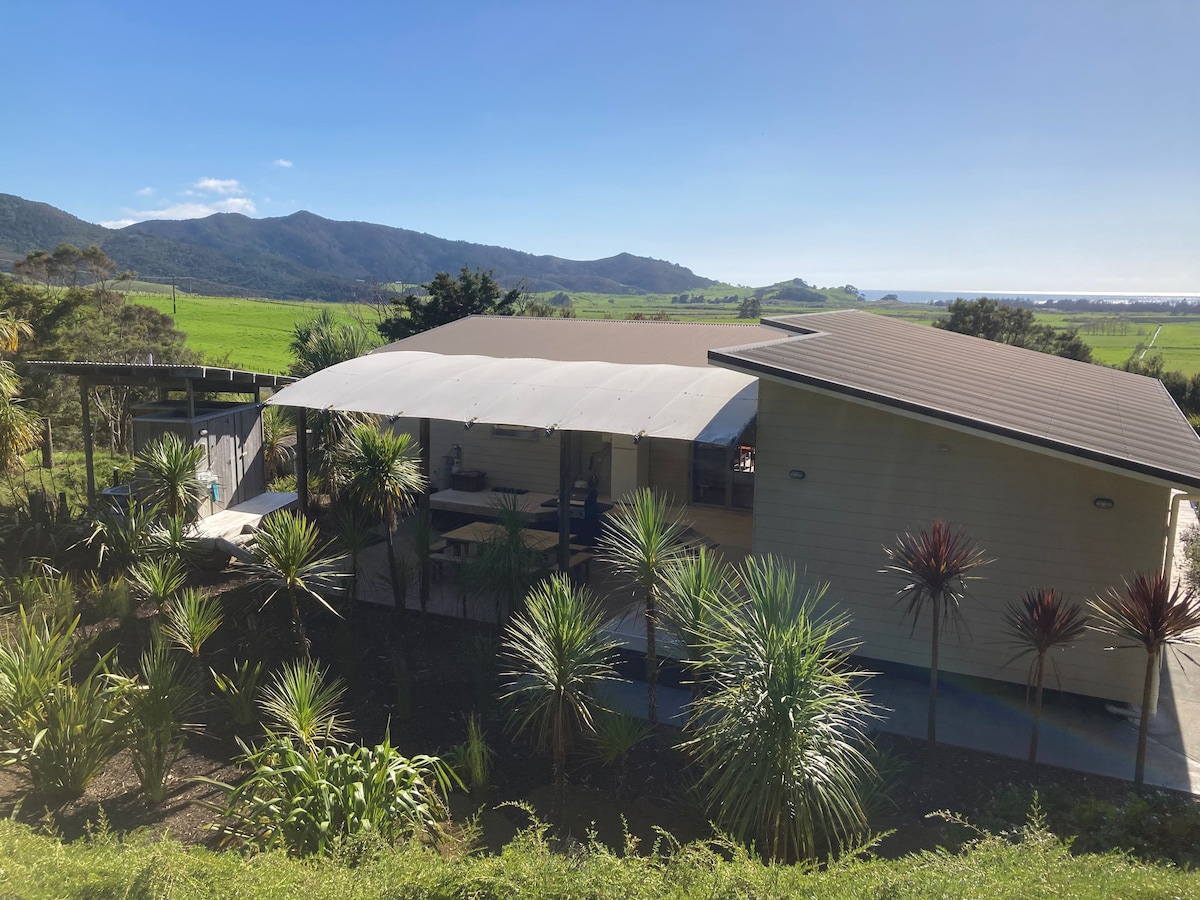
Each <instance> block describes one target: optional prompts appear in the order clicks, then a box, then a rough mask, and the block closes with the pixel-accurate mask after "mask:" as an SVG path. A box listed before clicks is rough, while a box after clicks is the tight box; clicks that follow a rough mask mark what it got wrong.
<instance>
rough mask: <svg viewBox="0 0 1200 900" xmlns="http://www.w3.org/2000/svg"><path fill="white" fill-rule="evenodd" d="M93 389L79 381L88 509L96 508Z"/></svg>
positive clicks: (84, 382)
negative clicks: (89, 394)
mask: <svg viewBox="0 0 1200 900" xmlns="http://www.w3.org/2000/svg"><path fill="white" fill-rule="evenodd" d="M90 389H91V385H89V384H88V383H87V382H86V381H84V380H82V379H80V381H79V405H80V406H82V407H83V418H82V420H81V422H80V425H81V427H82V428H83V465H84V468H85V469H87V499H88V509H95V507H96V470H95V468H94V466H93V461H92V458H93V453H94V448H93V446H92V411H91V401H90V400H89V399H88V393H89V391H90Z"/></svg>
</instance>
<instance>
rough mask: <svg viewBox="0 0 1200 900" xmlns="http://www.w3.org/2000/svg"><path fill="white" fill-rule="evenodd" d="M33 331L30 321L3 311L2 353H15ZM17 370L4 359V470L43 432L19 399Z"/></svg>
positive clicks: (0, 393) (0, 395) (0, 429)
mask: <svg viewBox="0 0 1200 900" xmlns="http://www.w3.org/2000/svg"><path fill="white" fill-rule="evenodd" d="M32 334H33V329H32V328H31V327H30V325H29V323H28V322H26V321H24V320H23V319H14V318H13V317H12V316H11V315H9V313H8V312H7V311H5V312H0V352H10V353H11V352H14V351H15V350H16V349H17V345H18V343H19V341H20V339H21V338H22V337H28V336H30V335H32ZM18 388H19V385H18V379H17V373H16V370H14V369H13V367H12V366H11V365H10V364H9V363H8V362H6V361H4V360H0V472H6V471H8V469H10V468H11V467H12V466H13V464H14V463H15V462H16V461H17V460H19V459H20V458H21V454H23V453H25V452H26V451H27V450H29V449H30V448H31V447H33V446H34V445H35V444H37V441H38V437H39V435H40V434H41V420H40V419H39V418H38V417H37V416H36V415H35V414H34V413H32V412H30V411H29V410H28V409H26V408H25V407H24V406H22V405H21V402H20V400H19V399H18V398H17V394H18Z"/></svg>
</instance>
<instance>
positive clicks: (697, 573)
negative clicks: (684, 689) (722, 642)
mask: <svg viewBox="0 0 1200 900" xmlns="http://www.w3.org/2000/svg"><path fill="white" fill-rule="evenodd" d="M664 581H665V584H666V590H665V591H664V592H663V595H662V614H663V616H662V617H663V623H664V624H665V625H666V627H667V630H668V631H669V632H670V634H671V636H672V637H673V638H674V639H675V641H676V642H677V643H678V644H679V648H680V650H681V651H682V652H683V658H684V660H696V659H702V658H703V656H704V642H705V639H706V637H707V635H709V634H710V633H711V632H712V627H713V624H714V615H715V612H716V610H717V609H719V608H721V607H724V606H726V605H728V604H729V603H730V602H731V601H732V598H733V597H734V595H735V591H736V587H737V584H738V579H737V574H736V572H735V571H734V569H733V567H732V566H730V565H729V564H728V563H725V562H722V561H721V560H720V559H719V558H718V557H717V555H716V554H715V553H712V552H710V551H709V549H708V548H707V547H700V548H699V550H698V551H697V552H696V554H695V555H694V556H685V557H682V558H681V559H678V560H676V561H675V562H674V563H672V564H671V565H670V566H668V567H667V570H666V573H665V578H664ZM693 671H694V672H696V673H698V672H699V670H698V669H696V668H695V667H694V666H693ZM699 696H700V678H699V677H697V675H693V678H692V700H693V702H694V701H695V700H696V698H697V697H699Z"/></svg>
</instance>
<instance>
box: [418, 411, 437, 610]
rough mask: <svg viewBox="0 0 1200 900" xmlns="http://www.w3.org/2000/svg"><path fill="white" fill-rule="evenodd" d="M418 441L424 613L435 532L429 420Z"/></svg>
mask: <svg viewBox="0 0 1200 900" xmlns="http://www.w3.org/2000/svg"><path fill="white" fill-rule="evenodd" d="M418 439H419V441H420V443H421V477H422V478H423V479H424V481H425V486H424V487H423V488H422V489H421V497H420V499H419V500H418V501H417V515H418V516H419V517H420V520H419V523H418V528H419V530H418V534H420V535H422V538H423V540H424V541H425V546H424V547H422V548H421V584H420V592H421V593H420V598H421V611H422V612H424V611H425V610H426V609H428V608H429V582H430V578H431V573H430V565H429V563H430V560H429V544H430V543H432V541H433V532H432V530H431V529H432V528H433V523H432V522H431V521H430V513H429V495H430V493H432V491H433V447H432V446H431V444H432V441H431V438H430V428H429V419H421V425H420V434H419V437H418Z"/></svg>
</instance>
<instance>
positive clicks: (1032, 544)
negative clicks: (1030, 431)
mask: <svg viewBox="0 0 1200 900" xmlns="http://www.w3.org/2000/svg"><path fill="white" fill-rule="evenodd" d="M757 462H758V471H757V475H756V478H757V485H756V503H755V516H754V520H755V521H754V549H755V551H756V552H757V553H773V554H778V555H781V556H786V557H790V558H792V559H794V560H795V562H796V564H797V567H798V568H799V569H801V570H803V569H807V574H808V576H809V578H810V579H815V580H823V581H828V582H829V583H830V585H831V590H830V591H829V594H828V595H827V596H828V597H830V598H831V599H832V600H835V601H838V602H840V603H841V604H842V605H843V606H844V607H845V608H846V609H848V610H849V612H850V614H851V615H852V616H853V623H852V625H851V628H850V633H851V634H852V635H855V636H857V637H859V638H861V639H862V649H861V651H860V652H861V653H862V655H864V656H867V657H871V658H875V659H881V660H888V661H892V662H900V663H906V664H910V665H916V666H928V664H929V637H928V634H929V628H928V620H927V619H923V620H922V622H921V623H920V624H919V625H918V626H917V629H916V631H915V632H912V624H911V621H910V620H908V619H906V618H905V617H904V615H903V609H902V607H901V606H899V605H896V603H895V591H896V590H897V589H898V588H899V587H901V586H902V584H901V583H900V582H899V581H898V580H897V578H896V577H894V576H890V575H885V574H881V573H880V571H879V570H880V569H882V568H883V567H884V566H885V565H886V559H885V557H884V554H883V549H882V548H883V546H884V545H885V544H891V543H892V542H893V541H894V540H895V537H896V535H897V534H898V533H899V532H901V531H903V530H906V529H913V528H920V527H923V526H927V525H928V524H929V523H930V522H931V521H932V520H933V519H935V518H941V519H945V520H948V521H950V522H952V523H953V524H955V525H961V526H963V527H964V528H965V529H966V531H967V532H968V533H969V534H970V535H971V536H972V537H974V538H976V539H977V540H978V541H979V543H980V544H981V545H982V546H983V547H984V548H985V549H986V550H987V552H988V555H989V556H991V557H993V558H994V559H995V562H994V563H993V564H991V565H990V566H987V567H985V568H984V569H982V570H980V574H981V575H982V576H983V579H982V580H980V581H976V582H973V583H972V598H971V599H970V600H968V602H967V604H966V607H965V609H964V617H965V619H966V621H967V624H968V626H969V629H970V634H969V635H967V634H965V633H964V635H963V636H962V637H961V638H956V637H955V636H954V635H953V633H948V634H946V636H945V639H944V641H943V643H942V647H941V659H940V668H941V669H942V670H944V671H950V672H959V673H963V674H968V675H976V676H981V677H986V678H998V679H1002V680H1006V681H1013V682H1017V683H1021V684H1023V683H1024V682H1025V678H1026V673H1027V671H1028V663H1029V661H1028V659H1023V660H1018V661H1016V662H1013V663H1009V664H1007V665H1006V661H1008V660H1009V659H1010V658H1011V657H1012V655H1013V652H1014V649H1013V648H1012V647H1011V646H1009V645H1006V644H1004V643H1003V641H1004V633H1003V629H1002V626H1001V617H1002V615H1003V611H1004V608H1005V605H1006V604H1007V603H1008V602H1010V601H1013V600H1017V599H1019V597H1020V596H1021V594H1022V592H1024V591H1025V590H1028V589H1029V588H1032V587H1040V586H1052V587H1056V588H1058V589H1060V590H1064V591H1066V592H1067V593H1068V594H1069V595H1070V597H1071V599H1074V600H1076V601H1079V602H1080V603H1085V602H1086V600H1087V599H1088V597H1090V596H1092V595H1094V594H1095V593H1097V592H1099V591H1101V590H1103V589H1105V588H1106V587H1108V586H1109V585H1113V584H1120V580H1121V578H1122V576H1127V575H1130V574H1132V573H1133V572H1134V571H1137V570H1153V569H1155V568H1157V567H1158V566H1159V565H1160V564H1161V558H1162V553H1163V549H1164V544H1165V539H1166V529H1167V525H1168V519H1169V504H1170V496H1171V492H1170V489H1169V488H1167V487H1166V486H1159V485H1156V484H1153V483H1149V482H1147V481H1144V480H1139V479H1135V478H1131V477H1126V476H1123V475H1119V474H1113V473H1109V472H1106V471H1102V470H1100V469H1096V468H1092V467H1089V466H1085V465H1082V464H1079V463H1076V462H1072V461H1069V460H1064V459H1058V458H1054V457H1051V456H1047V455H1045V454H1042V453H1038V452H1034V451H1032V450H1027V449H1024V448H1021V447H1016V446H1011V445H1007V444H1004V443H1000V442H998V441H995V440H990V439H986V438H983V437H979V436H975V435H971V434H968V433H964V432H960V431H956V430H952V429H949V428H946V427H943V426H940V425H936V424H933V423H929V422H925V421H920V420H917V419H914V418H910V417H907V416H903V415H899V414H896V413H893V412H889V411H885V410H881V409H876V408H872V407H868V406H865V405H862V404H859V403H855V402H851V401H847V400H844V399H840V398H836V397H831V396H828V395H822V394H818V393H815V392H812V391H808V390H803V389H800V388H796V387H792V386H788V385H784V384H780V383H778V382H774V381H770V380H767V379H762V380H761V381H760V385H759V417H758V443H757ZM792 469H800V470H803V471H804V473H805V477H804V478H803V479H802V480H796V479H793V478H791V477H789V471H790V470H792ZM1096 497H1108V498H1111V499H1112V500H1113V501H1114V502H1115V505H1114V507H1113V508H1112V509H1109V510H1101V509H1097V508H1096V507H1095V505H1094V504H1093V500H1094V499H1095V498H1096ZM1104 646H1105V639H1104V638H1102V637H1101V636H1099V635H1097V634H1094V633H1088V634H1087V635H1086V636H1085V638H1084V639H1083V640H1081V641H1080V642H1079V643H1078V644H1077V645H1076V646H1075V648H1074V649H1072V650H1070V651H1067V652H1066V653H1056V654H1055V658H1056V660H1057V662H1058V667H1059V670H1060V671H1061V676H1062V683H1061V687H1062V689H1063V690H1067V691H1072V692H1076V693H1081V694H1087V695H1092V696H1097V697H1104V698H1107V699H1113V700H1121V701H1127V702H1134V703H1140V702H1141V683H1142V675H1143V674H1144V666H1145V657H1144V654H1142V653H1140V652H1138V651H1134V650H1119V651H1105V650H1104V649H1103V647H1104ZM1052 686H1054V685H1052Z"/></svg>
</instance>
